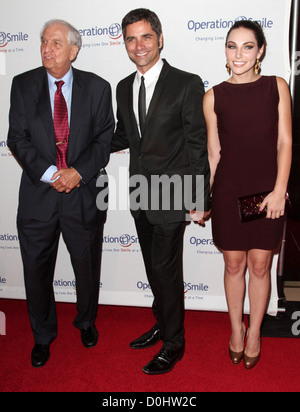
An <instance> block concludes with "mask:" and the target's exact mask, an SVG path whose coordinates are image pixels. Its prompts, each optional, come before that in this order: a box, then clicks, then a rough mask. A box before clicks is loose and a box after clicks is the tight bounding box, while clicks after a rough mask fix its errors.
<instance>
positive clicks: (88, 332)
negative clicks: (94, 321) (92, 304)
mask: <svg viewBox="0 0 300 412" xmlns="http://www.w3.org/2000/svg"><path fill="white" fill-rule="evenodd" d="M80 332H81V342H82V344H83V346H84V347H86V348H93V347H94V346H96V345H97V342H98V331H97V329H96V326H95V325H93V326H89V327H88V328H86V329H80Z"/></svg>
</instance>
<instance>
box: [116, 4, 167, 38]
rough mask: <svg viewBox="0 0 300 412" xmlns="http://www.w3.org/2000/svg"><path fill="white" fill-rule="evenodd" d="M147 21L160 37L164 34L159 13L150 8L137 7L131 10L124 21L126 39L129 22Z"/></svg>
mask: <svg viewBox="0 0 300 412" xmlns="http://www.w3.org/2000/svg"><path fill="white" fill-rule="evenodd" d="M143 20H145V21H147V22H148V23H150V24H151V27H152V30H153V31H154V32H155V33H156V34H157V36H158V38H159V37H160V35H161V34H162V25H161V22H160V20H159V18H158V17H157V15H156V14H155V13H154V12H153V11H151V10H148V9H135V10H132V11H130V12H129V13H128V14H127V15H126V16H125V17H124V19H123V21H122V31H123V36H124V39H125V38H126V28H127V26H128V25H129V24H133V23H137V22H139V21H143Z"/></svg>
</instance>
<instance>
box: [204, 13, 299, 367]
mask: <svg viewBox="0 0 300 412" xmlns="http://www.w3.org/2000/svg"><path fill="white" fill-rule="evenodd" d="M265 51H266V40H265V37H264V33H263V30H262V28H261V26H260V25H259V24H258V23H256V22H252V21H239V22H237V23H235V25H234V26H233V27H232V28H231V30H230V31H229V33H228V36H227V40H226V57H227V65H226V67H227V70H228V72H229V73H231V74H232V76H231V77H230V78H229V80H227V81H226V82H223V83H221V84H219V85H218V86H216V87H214V88H213V89H211V90H210V91H208V92H207V94H206V95H205V98H204V103H203V104H204V114H205V117H206V122H207V131H208V150H209V160H210V167H211V187H212V210H211V217H212V230H213V238H214V242H215V244H216V246H217V247H218V248H219V249H220V250H222V252H223V257H224V261H225V291H226V298H227V304H228V310H229V315H230V320H231V328H232V335H231V340H230V347H229V353H230V357H231V360H232V362H233V363H234V364H239V363H240V362H241V361H242V360H244V364H245V366H246V368H247V369H250V368H252V367H254V366H255V365H256V364H257V362H258V361H259V359H260V343H261V342H260V328H261V324H262V320H263V317H264V314H265V312H266V308H267V305H268V300H269V294H270V267H271V262H272V257H273V254H274V250H276V249H277V248H278V247H279V245H280V241H281V236H282V229H283V219H284V218H283V216H284V211H285V195H286V191H287V184H288V178H289V173H290V166H291V151H292V131H291V129H292V128H291V101H290V93H289V88H288V85H287V83H286V82H285V80H283V79H281V78H278V77H275V76H260V74H259V72H260V62H261V61H262V59H263V57H264V54H265ZM266 191H270V192H271V193H270V194H269V195H268V196H267V197H266V198H265V200H264V202H263V203H262V204H261V210H263V209H264V208H265V207H267V217H266V218H263V219H259V220H255V221H252V222H247V223H241V220H240V216H239V210H238V202H237V199H238V197H242V196H247V195H252V194H256V193H260V192H266ZM246 268H248V271H249V288H248V290H249V300H250V327H249V329H248V332H247V345H246V347H244V341H245V336H246V326H245V324H244V323H243V305H244V298H245V290H246V285H245V272H246Z"/></svg>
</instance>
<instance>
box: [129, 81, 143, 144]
mask: <svg viewBox="0 0 300 412" xmlns="http://www.w3.org/2000/svg"><path fill="white" fill-rule="evenodd" d="M135 76H136V73H133V74H132V75H131V76H130V77H129V80H128V108H129V119H130V122H131V124H132V129H133V130H134V131H135V138H136V140H138V141H140V140H141V138H140V131H139V128H138V125H137V121H136V118H135V114H134V110H133V82H134V79H135Z"/></svg>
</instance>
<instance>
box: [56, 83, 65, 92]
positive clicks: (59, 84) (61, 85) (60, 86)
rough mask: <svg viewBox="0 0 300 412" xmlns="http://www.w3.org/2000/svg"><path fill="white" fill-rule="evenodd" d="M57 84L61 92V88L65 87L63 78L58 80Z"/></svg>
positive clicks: (58, 90)
mask: <svg viewBox="0 0 300 412" xmlns="http://www.w3.org/2000/svg"><path fill="white" fill-rule="evenodd" d="M55 84H56V87H57V92H61V88H62V87H63V85H64V84H65V82H64V81H63V80H60V81H58V82H55Z"/></svg>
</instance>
